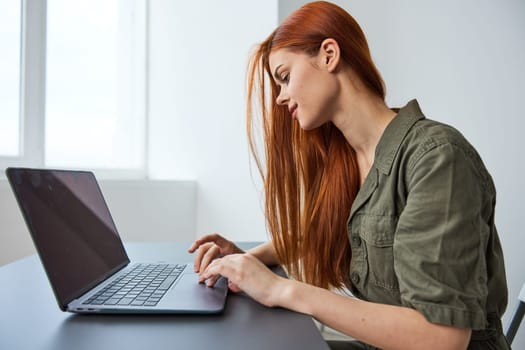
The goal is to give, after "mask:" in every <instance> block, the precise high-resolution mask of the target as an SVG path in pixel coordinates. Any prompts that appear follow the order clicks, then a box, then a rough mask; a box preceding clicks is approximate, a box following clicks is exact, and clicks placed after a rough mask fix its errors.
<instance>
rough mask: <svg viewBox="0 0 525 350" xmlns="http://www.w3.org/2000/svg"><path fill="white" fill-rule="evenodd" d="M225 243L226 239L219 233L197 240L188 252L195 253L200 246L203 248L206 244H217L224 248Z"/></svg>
mask: <svg viewBox="0 0 525 350" xmlns="http://www.w3.org/2000/svg"><path fill="white" fill-rule="evenodd" d="M225 242H227V241H226V239H224V238H223V237H222V236H221V235H219V234H217V233H211V234H208V235H204V236H202V237H200V238H199V239H197V240H195V242H193V244H192V245H191V246H190V247H189V248H188V252H189V253H193V252H195V251H196V250H197V249H198V248H199V247H200V246H202V245H203V244H205V243H215V244H217V245H218V246H223V245H225Z"/></svg>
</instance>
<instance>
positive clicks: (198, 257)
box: [193, 242, 213, 272]
mask: <svg viewBox="0 0 525 350" xmlns="http://www.w3.org/2000/svg"><path fill="white" fill-rule="evenodd" d="M212 246H213V243H211V242H210V243H204V244H202V245H201V246H200V247H199V250H198V251H197V255H195V259H194V260H193V269H194V271H195V272H199V271H200V270H201V261H202V258H203V257H204V255H205V254H206V252H207V251H208V250H209V249H210V248H211V247H212Z"/></svg>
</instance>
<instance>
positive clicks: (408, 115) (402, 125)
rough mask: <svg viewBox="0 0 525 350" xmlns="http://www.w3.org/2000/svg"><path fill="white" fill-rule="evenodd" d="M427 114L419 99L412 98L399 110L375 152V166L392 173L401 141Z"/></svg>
mask: <svg viewBox="0 0 525 350" xmlns="http://www.w3.org/2000/svg"><path fill="white" fill-rule="evenodd" d="M424 118H425V116H424V115H423V112H421V109H420V108H419V104H418V103H417V101H416V100H415V99H414V100H411V101H410V102H408V103H407V105H406V106H405V107H403V108H401V109H400V110H399V112H398V113H397V115H396V116H395V117H394V119H392V121H391V122H390V123H389V124H388V125H387V127H386V129H385V131H384V132H383V135H382V136H381V139H380V140H379V143H378V144H377V147H376V152H375V161H374V164H375V167H376V168H377V169H378V170H379V171H380V172H382V173H383V174H385V175H388V174H390V170H391V168H392V163H393V161H394V158H395V156H396V154H397V152H398V151H399V148H400V147H401V142H402V141H403V139H404V138H405V136H406V134H407V133H408V131H409V130H410V128H412V126H413V125H414V124H415V123H416V122H417V121H418V120H421V119H424Z"/></svg>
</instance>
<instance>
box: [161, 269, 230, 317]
mask: <svg viewBox="0 0 525 350" xmlns="http://www.w3.org/2000/svg"><path fill="white" fill-rule="evenodd" d="M198 281H199V274H197V273H193V272H188V273H183V275H182V276H181V277H180V279H179V280H178V281H177V282H176V284H175V285H173V286H172V287H171V288H170V289H169V291H168V293H166V295H165V296H164V297H163V298H162V300H161V301H160V303H159V304H158V305H157V308H160V309H173V310H178V311H182V312H184V310H188V312H192V313H195V312H199V311H200V312H202V313H216V312H220V311H222V310H223V308H224V304H225V301H226V294H227V293H228V283H227V280H226V279H225V278H222V277H221V278H220V279H219V280H218V281H217V283H216V284H215V286H214V287H213V288H210V287H207V286H206V285H205V284H204V283H199V282H198Z"/></svg>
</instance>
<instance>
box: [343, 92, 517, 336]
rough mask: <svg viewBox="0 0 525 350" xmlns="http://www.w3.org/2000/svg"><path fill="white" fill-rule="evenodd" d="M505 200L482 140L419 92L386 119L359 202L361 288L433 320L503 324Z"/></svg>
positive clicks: (354, 237) (355, 275)
mask: <svg viewBox="0 0 525 350" xmlns="http://www.w3.org/2000/svg"><path fill="white" fill-rule="evenodd" d="M495 203H496V190H495V187H494V184H493V181H492V178H491V176H490V175H489V173H488V171H487V170H486V168H485V166H484V165H483V162H482V161H481V159H480V157H479V155H478V153H477V152H476V150H475V149H474V148H473V147H472V145H470V144H469V142H468V141H467V140H466V139H465V138H464V137H463V136H462V135H461V134H460V133H459V132H458V131H457V130H456V129H454V128H452V127H450V126H448V125H444V124H442V123H438V122H435V121H432V120H429V119H426V118H425V116H424V115H423V113H422V112H421V110H420V108H419V105H418V103H417V102H416V101H415V100H412V101H410V102H409V103H408V104H407V105H406V106H405V107H403V108H401V109H400V110H399V112H398V114H397V116H396V117H395V118H394V119H393V120H392V121H391V122H390V124H389V125H388V126H387V128H386V129H385V131H384V133H383V135H382V137H381V139H380V141H379V144H378V145H377V148H376V152H375V161H374V164H373V166H372V168H371V169H370V172H369V173H368V175H367V177H366V179H365V181H364V183H363V186H362V187H361V189H360V191H359V193H358V194H357V197H356V199H355V201H354V203H353V205H352V208H351V212H350V216H349V220H348V238H349V240H350V244H351V247H352V262H351V268H350V280H351V283H350V286H349V288H350V290H351V292H352V293H353V294H354V295H355V296H356V297H358V298H361V299H365V300H368V301H372V302H378V303H383V304H391V305H399V306H405V307H409V308H413V309H416V310H418V311H419V312H421V313H422V314H423V315H424V316H425V318H426V319H427V320H428V321H430V322H432V323H438V324H444V325H450V326H456V327H466V328H471V329H473V330H485V329H489V328H499V332H500V333H501V323H500V321H499V320H500V318H501V315H502V314H503V312H504V311H505V308H506V305H507V284H506V278H505V269H504V263H503V254H502V250H501V245H500V241H499V238H498V234H497V231H496V227H495V225H494V206H495ZM494 320H495V321H494ZM495 324H498V326H495ZM474 333H475V332H474ZM474 333H473V337H474Z"/></svg>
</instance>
